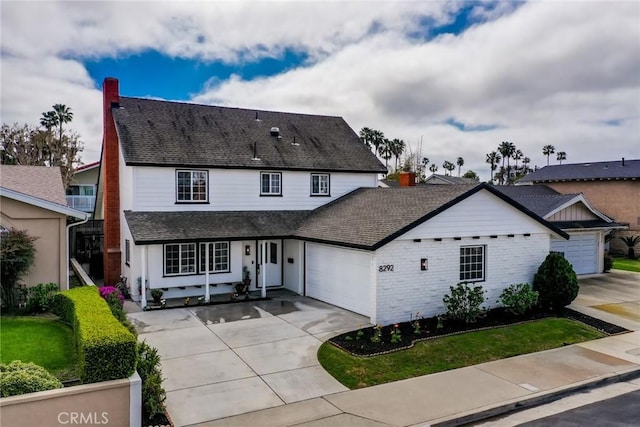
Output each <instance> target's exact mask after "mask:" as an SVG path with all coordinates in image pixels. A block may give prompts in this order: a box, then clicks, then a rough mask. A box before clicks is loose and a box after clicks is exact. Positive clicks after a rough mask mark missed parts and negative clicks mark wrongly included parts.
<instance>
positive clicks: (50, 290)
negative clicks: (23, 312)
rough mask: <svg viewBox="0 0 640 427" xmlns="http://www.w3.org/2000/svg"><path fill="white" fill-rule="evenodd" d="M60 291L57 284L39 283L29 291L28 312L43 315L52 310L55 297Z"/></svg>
mask: <svg viewBox="0 0 640 427" xmlns="http://www.w3.org/2000/svg"><path fill="white" fill-rule="evenodd" d="M58 291H60V287H59V286H58V284H57V283H46V284H45V283H38V284H37V285H36V286H34V287H32V288H29V289H28V290H27V295H28V297H27V311H29V312H31V313H42V312H44V311H47V310H49V309H50V308H51V304H52V303H53V296H54V295H55V294H56V293H58Z"/></svg>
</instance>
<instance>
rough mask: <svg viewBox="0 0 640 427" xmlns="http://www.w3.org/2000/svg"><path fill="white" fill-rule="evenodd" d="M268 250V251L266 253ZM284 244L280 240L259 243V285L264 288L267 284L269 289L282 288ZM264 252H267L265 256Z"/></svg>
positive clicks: (257, 284)
mask: <svg viewBox="0 0 640 427" xmlns="http://www.w3.org/2000/svg"><path fill="white" fill-rule="evenodd" d="M265 248H266V251H265ZM281 248H282V242H281V241H280V240H263V241H260V242H258V283H256V286H257V287H258V288H262V284H263V283H264V282H265V280H266V283H267V288H270V287H274V286H282V250H281ZM263 251H265V253H264V255H265V256H263V253H262V252H263Z"/></svg>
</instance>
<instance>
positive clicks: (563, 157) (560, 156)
mask: <svg viewBox="0 0 640 427" xmlns="http://www.w3.org/2000/svg"><path fill="white" fill-rule="evenodd" d="M556 158H557V159H558V161H559V162H560V164H562V161H563V160H567V153H565V152H564V151H558V154H557V156H556Z"/></svg>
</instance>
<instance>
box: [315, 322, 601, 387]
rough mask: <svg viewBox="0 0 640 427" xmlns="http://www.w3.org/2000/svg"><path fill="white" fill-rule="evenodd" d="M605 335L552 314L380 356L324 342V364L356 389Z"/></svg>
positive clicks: (320, 356)
mask: <svg viewBox="0 0 640 427" xmlns="http://www.w3.org/2000/svg"><path fill="white" fill-rule="evenodd" d="M602 336H604V335H603V334H602V333H600V332H598V331H596V330H595V329H593V328H591V327H589V326H587V325H584V324H582V323H579V322H576V321H573V320H569V319H563V318H547V319H542V320H537V321H534V322H529V323H523V324H519V325H512V326H506V327H502V328H496V329H488V330H484V331H478V332H469V333H466V334H461V335H453V336H448V337H443V338H436V339H433V340H429V341H422V342H418V343H416V344H415V345H414V347H413V348H410V349H408V350H400V351H396V352H394V353H389V354H385V355H381V356H374V357H354V356H351V355H350V354H348V353H346V352H344V351H342V350H340V349H338V348H337V347H335V346H333V345H331V344H329V343H324V344H322V346H321V347H320V349H319V350H318V359H319V361H320V364H321V365H322V366H323V367H324V369H326V370H327V371H328V372H329V373H330V374H331V375H333V376H334V377H335V378H336V379H337V380H338V381H340V382H341V383H342V384H344V385H345V386H346V387H349V388H350V389H355V388H362V387H369V386H372V385H376V384H383V383H387V382H392V381H398V380H402V379H405V378H411V377H416V376H420V375H427V374H432V373H435V372H441V371H446V370H449V369H456V368H461V367H464V366H469V365H476V364H478V363H483V362H489V361H492V360H498V359H504V358H506V357H511V356H517V355H519V354H525V353H533V352H536V351H542V350H548V349H551V348H556V347H562V346H563V345H566V344H574V343H579V342H583V341H588V340H593V339H597V338H601V337H602Z"/></svg>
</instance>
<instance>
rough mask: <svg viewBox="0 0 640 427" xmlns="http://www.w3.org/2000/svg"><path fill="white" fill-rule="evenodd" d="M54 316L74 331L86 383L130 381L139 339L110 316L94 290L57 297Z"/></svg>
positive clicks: (107, 307) (88, 289)
mask: <svg viewBox="0 0 640 427" xmlns="http://www.w3.org/2000/svg"><path fill="white" fill-rule="evenodd" d="M53 306H54V312H55V313H56V314H57V315H58V316H60V317H61V318H62V319H63V320H64V321H66V322H68V323H69V324H70V325H71V326H72V327H73V331H74V334H75V338H76V345H77V347H78V362H79V365H80V366H79V371H80V378H81V379H82V382H83V383H95V382H100V381H109V380H116V379H120V378H128V377H129V376H130V375H132V374H133V373H134V371H135V369H136V338H135V337H134V336H133V334H131V332H129V331H128V330H127V329H126V328H125V327H124V326H122V324H121V323H120V322H119V321H118V320H117V319H116V318H115V317H113V315H112V314H111V310H110V309H109V306H108V305H107V303H106V301H105V300H104V299H103V298H102V297H100V294H99V293H98V288H96V287H95V286H82V287H79V288H74V289H71V290H68V291H64V292H60V293H59V294H56V296H55V297H54V303H53Z"/></svg>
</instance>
